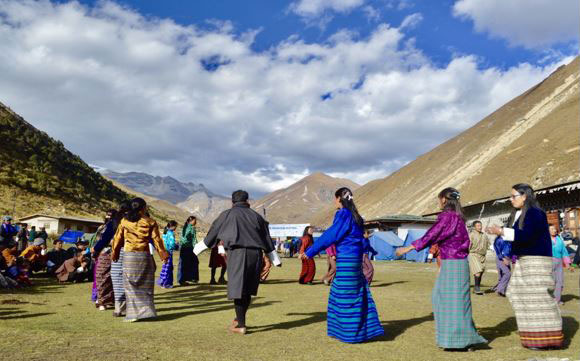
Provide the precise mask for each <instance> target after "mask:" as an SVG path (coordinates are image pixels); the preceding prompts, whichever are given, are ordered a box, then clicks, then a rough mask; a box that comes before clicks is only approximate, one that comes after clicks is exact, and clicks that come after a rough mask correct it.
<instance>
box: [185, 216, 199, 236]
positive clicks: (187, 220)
mask: <svg viewBox="0 0 580 361" xmlns="http://www.w3.org/2000/svg"><path fill="white" fill-rule="evenodd" d="M194 219H197V217H196V216H189V217H187V219H186V220H185V222H184V223H183V229H182V230H181V236H182V237H185V232H186V231H187V226H188V225H189V224H190V223H191V221H193V220H194Z"/></svg>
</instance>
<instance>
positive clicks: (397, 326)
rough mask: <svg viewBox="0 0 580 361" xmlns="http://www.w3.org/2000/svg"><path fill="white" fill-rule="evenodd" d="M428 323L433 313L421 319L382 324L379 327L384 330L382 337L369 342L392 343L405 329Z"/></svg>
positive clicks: (431, 319)
mask: <svg viewBox="0 0 580 361" xmlns="http://www.w3.org/2000/svg"><path fill="white" fill-rule="evenodd" d="M429 321H433V313H430V314H428V315H426V316H423V317H415V318H409V319H406V320H394V321H386V322H382V323H381V326H383V329H384V330H385V334H384V336H381V337H377V338H373V339H372V340H370V341H369V342H381V341H393V340H394V339H396V338H397V337H399V336H400V335H402V334H404V333H405V331H406V330H407V329H409V328H411V327H413V326H417V325H420V324H422V323H423V322H429Z"/></svg>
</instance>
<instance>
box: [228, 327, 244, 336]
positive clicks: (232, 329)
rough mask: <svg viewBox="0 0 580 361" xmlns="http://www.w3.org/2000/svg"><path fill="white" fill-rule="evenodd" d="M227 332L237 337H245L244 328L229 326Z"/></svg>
mask: <svg viewBox="0 0 580 361" xmlns="http://www.w3.org/2000/svg"><path fill="white" fill-rule="evenodd" d="M229 331H230V332H231V333H237V334H238V335H245V334H246V328H245V327H234V326H233V325H232V326H230V328H229Z"/></svg>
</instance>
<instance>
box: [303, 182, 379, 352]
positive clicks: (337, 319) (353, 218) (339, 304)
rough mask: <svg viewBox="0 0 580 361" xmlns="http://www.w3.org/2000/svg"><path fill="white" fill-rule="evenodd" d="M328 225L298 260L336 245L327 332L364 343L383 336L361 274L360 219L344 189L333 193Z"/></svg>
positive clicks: (361, 239) (361, 238) (344, 339)
mask: <svg viewBox="0 0 580 361" xmlns="http://www.w3.org/2000/svg"><path fill="white" fill-rule="evenodd" d="M335 197H336V200H335V202H336V207H337V208H338V211H337V212H336V215H335V216H334V222H333V224H332V226H331V227H330V228H329V229H328V230H327V231H326V232H324V234H323V235H322V236H321V237H320V238H319V239H318V240H317V241H316V242H315V243H314V245H313V246H311V247H310V248H309V249H308V250H307V251H306V252H305V253H303V254H302V255H301V256H300V257H301V258H302V259H312V258H313V257H314V256H316V255H317V254H318V253H320V251H322V250H323V249H326V248H328V247H330V246H331V245H333V244H334V245H336V249H337V256H336V276H335V277H334V281H333V282H332V286H331V287H330V295H329V297H328V314H327V327H328V329H327V333H328V336H330V337H334V338H337V339H338V340H340V341H342V342H347V343H358V342H364V341H367V340H369V339H372V338H374V337H377V336H382V335H383V334H384V330H383V327H382V325H381V323H380V321H379V316H378V313H377V308H376V306H375V302H374V300H373V297H372V295H371V291H370V287H369V285H368V283H367V280H366V279H365V277H364V275H363V273H362V259H363V252H364V238H363V228H362V225H363V219H362V217H361V216H360V215H359V213H358V211H357V209H356V206H355V204H354V201H353V196H352V192H351V191H350V189H348V188H340V189H339V190H337V191H336V193H335Z"/></svg>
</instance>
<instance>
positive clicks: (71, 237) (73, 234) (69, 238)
mask: <svg viewBox="0 0 580 361" xmlns="http://www.w3.org/2000/svg"><path fill="white" fill-rule="evenodd" d="M83 234H84V232H81V231H64V233H63V234H61V235H60V237H58V239H60V240H61V241H63V242H64V243H76V242H77V241H78V239H79V238H81V237H82V236H83Z"/></svg>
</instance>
